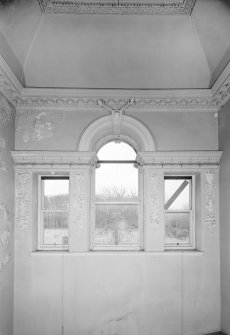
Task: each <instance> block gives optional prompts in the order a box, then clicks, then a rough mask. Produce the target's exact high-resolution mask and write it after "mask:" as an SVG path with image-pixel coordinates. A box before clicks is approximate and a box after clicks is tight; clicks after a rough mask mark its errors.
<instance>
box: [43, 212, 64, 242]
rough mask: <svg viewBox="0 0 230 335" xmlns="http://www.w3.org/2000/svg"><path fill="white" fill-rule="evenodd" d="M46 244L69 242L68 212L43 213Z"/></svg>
mask: <svg viewBox="0 0 230 335" xmlns="http://www.w3.org/2000/svg"><path fill="white" fill-rule="evenodd" d="M43 227H44V230H43V233H44V236H43V238H44V241H43V243H44V244H45V245H67V244H68V213H54V212H53V213H52V212H49V213H43Z"/></svg>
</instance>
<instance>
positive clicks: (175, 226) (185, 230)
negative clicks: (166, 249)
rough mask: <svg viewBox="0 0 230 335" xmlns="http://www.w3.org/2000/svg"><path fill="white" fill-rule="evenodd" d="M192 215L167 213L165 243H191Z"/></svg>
mask: <svg viewBox="0 0 230 335" xmlns="http://www.w3.org/2000/svg"><path fill="white" fill-rule="evenodd" d="M189 230H190V213H165V243H166V244H175V245H177V244H178V245H179V244H189V243H190V232H189Z"/></svg>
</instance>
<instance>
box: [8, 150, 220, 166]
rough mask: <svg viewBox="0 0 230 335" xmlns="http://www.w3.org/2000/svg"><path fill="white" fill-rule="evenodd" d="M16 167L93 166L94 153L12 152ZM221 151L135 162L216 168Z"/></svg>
mask: <svg viewBox="0 0 230 335" xmlns="http://www.w3.org/2000/svg"><path fill="white" fill-rule="evenodd" d="M11 154H12V157H13V159H14V162H15V165H16V167H22V168H23V167H25V168H33V167H36V166H43V165H45V166H47V165H48V166H49V167H58V166H60V167H62V166H64V165H65V166H66V165H68V166H69V167H70V168H71V167H73V168H74V167H75V166H76V165H90V166H93V165H95V163H96V162H97V155H96V153H95V152H85V151H82V152H79V151H12V152H11ZM221 156H222V152H221V151H148V152H139V153H138V154H137V161H138V163H139V164H141V165H156V166H157V165H158V166H162V165H189V166H190V165H204V166H210V165H212V166H218V165H219V163H220V159H221Z"/></svg>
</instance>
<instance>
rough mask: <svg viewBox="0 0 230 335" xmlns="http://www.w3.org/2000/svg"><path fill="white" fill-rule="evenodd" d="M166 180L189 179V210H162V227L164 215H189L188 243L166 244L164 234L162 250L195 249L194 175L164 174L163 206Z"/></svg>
mask: <svg viewBox="0 0 230 335" xmlns="http://www.w3.org/2000/svg"><path fill="white" fill-rule="evenodd" d="M167 179H190V180H191V187H190V209H189V210H186V211H182V210H166V209H165V208H164V225H166V214H167V213H189V218H190V220H189V241H190V243H181V244H175V243H166V242H165V238H166V233H164V249H165V250H176V249H177V250H183V249H195V248H196V245H195V243H196V223H195V213H196V212H195V192H196V190H195V175H194V174H179V173H178V174H174V173H173V174H170V173H169V174H165V175H164V192H163V197H164V204H165V180H167Z"/></svg>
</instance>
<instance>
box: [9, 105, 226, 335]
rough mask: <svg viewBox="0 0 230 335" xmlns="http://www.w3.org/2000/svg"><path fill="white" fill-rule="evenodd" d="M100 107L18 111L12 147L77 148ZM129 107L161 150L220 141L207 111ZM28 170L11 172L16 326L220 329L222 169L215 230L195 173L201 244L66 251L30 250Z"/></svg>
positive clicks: (130, 331)
mask: <svg viewBox="0 0 230 335" xmlns="http://www.w3.org/2000/svg"><path fill="white" fill-rule="evenodd" d="M30 113H31V112H30ZM102 115H104V114H103V113H102V112H101V111H94V112H84V113H83V112H70V111H68V112H65V113H64V112H60V111H59V112H58V111H53V112H49V113H48V112H43V114H41V112H40V113H39V112H32V113H31V115H29V113H26V112H24V113H22V115H18V116H17V132H16V148H17V149H21V150H76V147H77V144H78V142H79V139H80V135H81V134H82V133H83V131H84V130H85V129H86V127H87V126H88V125H89V124H90V123H91V122H92V121H94V120H95V119H96V118H97V117H99V116H102ZM20 117H22V119H21V120H20ZM135 117H137V118H138V119H140V120H142V122H143V123H144V124H147V125H148V128H149V129H150V131H151V132H152V134H153V135H154V138H155V141H156V143H157V149H158V150H176V149H177V150H199V149H200V150H203V149H204V150H205V149H207V150H213V149H214V150H215V149H216V148H217V128H218V127H217V120H216V119H215V118H214V117H213V113H186V114H185V113H184V114H182V113H173V115H172V114H171V113H141V112H139V113H135ZM197 119H199V122H198V121H197ZM50 122H51V123H50ZM25 134H26V136H25ZM32 173H33V169H29V170H26V169H24V170H19V171H18V172H17V173H16V175H17V179H18V181H19V182H18V184H16V190H17V193H18V194H19V195H21V196H20V199H19V200H18V202H17V206H16V212H17V219H16V233H15V234H16V238H15V303H14V334H15V335H31V334H33V335H40V334H43V335H54V334H55V335H58V334H68V335H72V334H73V335H74V334H78V335H86V334H87V335H99V334H100V335H101V334H106V335H109V334H111V335H115V334H117V335H137V334H138V335H153V334H154V335H156V334H157V335H178V334H183V335H194V334H196V335H201V334H206V333H211V332H214V331H218V330H220V278H219V265H220V264H219V228H218V173H217V175H216V178H215V185H216V186H215V187H216V198H215V215H216V219H217V225H216V226H215V227H214V228H213V229H212V231H210V229H209V227H208V225H207V224H206V223H205V216H206V195H205V172H204V171H203V172H201V175H200V178H201V180H202V181H201V184H202V185H203V186H201V192H200V196H199V200H200V202H201V203H200V208H201V213H200V214H199V222H200V223H199V226H200V229H199V230H200V232H199V239H200V243H199V250H200V252H197V251H190V252H181V251H179V252H177V251H168V252H116V251H115V252H112V251H111V252H109V251H107V252H95V251H94V252H87V251H86V252H69V253H68V252H53V253H52V252H44V251H43V252H38V251H36V241H35V240H36V234H35V233H34V231H36V226H37V219H36V197H37V195H36V192H37V190H36V186H35V187H34V186H33V185H35V184H34V180H33V177H32ZM85 225H89V222H88V221H87V222H85ZM34 241H35V242H34Z"/></svg>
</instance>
